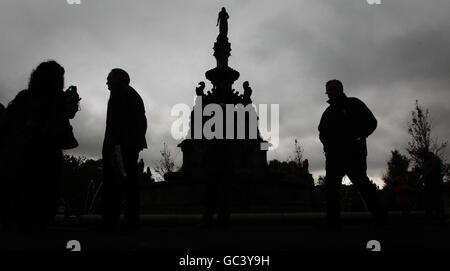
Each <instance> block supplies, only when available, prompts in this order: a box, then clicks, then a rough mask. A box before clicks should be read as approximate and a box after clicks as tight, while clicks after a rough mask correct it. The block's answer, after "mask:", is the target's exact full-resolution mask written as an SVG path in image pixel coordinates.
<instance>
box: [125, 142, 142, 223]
mask: <svg viewBox="0 0 450 271" xmlns="http://www.w3.org/2000/svg"><path fill="white" fill-rule="evenodd" d="M138 157H139V151H134V150H126V149H124V151H123V160H124V166H125V171H126V173H127V179H126V183H125V187H126V189H125V190H126V191H125V193H126V203H125V221H126V222H127V224H128V225H129V226H138V225H139V222H140V194H139V180H138V176H137V174H138V172H137V170H138V169H137V162H138Z"/></svg>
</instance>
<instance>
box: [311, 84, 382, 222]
mask: <svg viewBox="0 0 450 271" xmlns="http://www.w3.org/2000/svg"><path fill="white" fill-rule="evenodd" d="M326 94H327V95H328V98H329V100H328V103H329V104H330V105H329V106H328V108H327V109H326V110H325V112H324V113H323V115H322V118H321V120H320V125H319V133H320V141H321V142H322V144H323V146H324V152H325V157H326V179H325V187H326V199H327V222H328V226H329V227H330V228H332V229H340V191H341V189H340V188H341V182H342V177H344V175H345V174H347V176H348V177H349V178H350V180H351V181H352V183H353V184H354V185H355V186H356V187H357V188H358V189H359V191H360V193H361V195H362V196H363V198H364V200H365V202H366V205H367V207H368V209H369V210H370V211H371V212H372V213H373V214H374V215H375V217H376V218H377V222H379V223H380V222H383V220H384V219H385V212H384V211H383V208H382V207H381V204H380V201H379V199H378V197H377V193H376V188H375V186H374V185H373V184H372V183H371V181H370V180H369V178H368V177H367V173H366V170H367V161H366V158H367V146H366V138H367V137H368V136H369V135H370V134H372V133H373V131H375V129H376V127H377V120H376V119H375V117H374V115H373V114H372V112H371V111H370V110H369V108H367V106H366V105H365V104H364V103H363V102H362V101H360V100H359V99H357V98H353V97H347V96H346V95H345V93H344V88H343V85H342V83H341V82H340V81H339V80H331V81H328V82H327V84H326Z"/></svg>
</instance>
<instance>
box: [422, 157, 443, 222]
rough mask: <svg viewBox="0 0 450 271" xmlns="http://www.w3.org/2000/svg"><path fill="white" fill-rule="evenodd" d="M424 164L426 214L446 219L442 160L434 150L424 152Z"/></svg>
mask: <svg viewBox="0 0 450 271" xmlns="http://www.w3.org/2000/svg"><path fill="white" fill-rule="evenodd" d="M422 157H423V165H422V167H421V171H422V172H421V173H422V181H423V183H424V188H425V189H424V191H425V193H424V195H425V215H426V217H427V218H428V219H430V220H431V219H433V213H435V215H436V216H435V218H436V219H437V220H438V221H439V222H444V221H445V212H444V198H443V196H444V195H443V190H444V181H443V176H442V167H443V164H442V161H441V159H440V158H439V157H437V156H436V155H435V154H434V153H432V152H429V151H428V152H424V153H423V154H422Z"/></svg>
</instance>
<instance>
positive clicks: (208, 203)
mask: <svg viewBox="0 0 450 271" xmlns="http://www.w3.org/2000/svg"><path fill="white" fill-rule="evenodd" d="M218 191H219V184H218V176H217V174H214V173H210V174H208V179H207V180H206V189H205V194H206V195H205V211H204V214H203V222H204V223H207V224H210V223H212V217H213V215H214V213H215V212H216V211H217V202H218V195H219V192H218Z"/></svg>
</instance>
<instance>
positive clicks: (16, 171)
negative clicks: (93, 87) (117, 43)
mask: <svg viewBox="0 0 450 271" xmlns="http://www.w3.org/2000/svg"><path fill="white" fill-rule="evenodd" d="M63 87H64V68H63V67H61V66H60V65H59V64H58V63H57V62H55V61H48V62H43V63H41V64H39V66H38V67H37V68H36V69H35V70H34V71H33V72H32V73H31V76H30V81H29V84H28V89H26V90H23V91H21V92H19V93H18V94H17V96H16V97H15V98H14V100H13V101H12V102H11V103H9V105H8V107H7V109H6V111H5V113H4V115H3V116H2V117H1V121H0V130H1V131H2V140H1V146H0V152H1V155H0V156H1V158H0V174H2V178H1V181H2V184H1V185H2V190H1V191H2V195H1V196H0V198H1V200H2V204H1V205H2V208H4V209H3V210H2V214H3V217H4V219H5V220H6V221H5V224H11V223H12V224H17V226H18V227H19V230H24V231H28V230H32V229H34V228H36V227H37V228H39V229H40V230H45V229H46V228H47V226H48V225H49V223H51V221H52V219H53V218H54V216H55V215H56V209H57V203H58V200H59V193H60V182H61V165H62V150H63V149H72V148H75V147H76V146H78V142H77V141H76V140H75V137H74V135H73V131H72V126H71V125H70V122H69V119H72V118H73V117H75V114H76V112H77V111H78V103H79V100H80V98H79V96H78V93H77V91H76V87H74V86H71V87H69V89H68V90H67V91H63Z"/></svg>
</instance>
